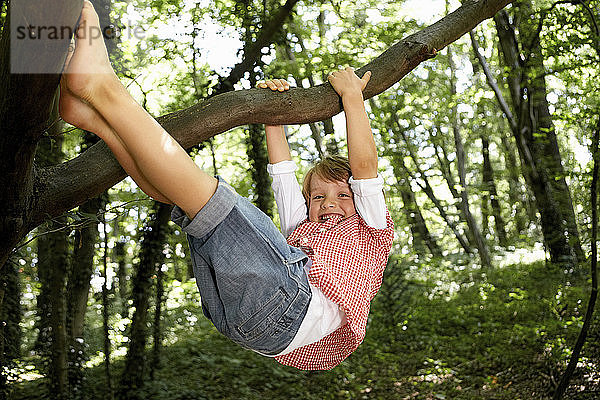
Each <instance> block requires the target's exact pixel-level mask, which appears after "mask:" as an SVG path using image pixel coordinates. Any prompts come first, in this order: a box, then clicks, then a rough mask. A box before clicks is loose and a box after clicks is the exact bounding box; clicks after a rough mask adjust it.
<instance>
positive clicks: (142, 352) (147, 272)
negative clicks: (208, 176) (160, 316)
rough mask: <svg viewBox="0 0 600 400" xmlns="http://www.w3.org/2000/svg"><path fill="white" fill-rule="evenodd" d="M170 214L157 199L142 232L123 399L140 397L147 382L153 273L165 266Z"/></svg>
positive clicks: (122, 379) (120, 395)
mask: <svg viewBox="0 0 600 400" xmlns="http://www.w3.org/2000/svg"><path fill="white" fill-rule="evenodd" d="M170 214H171V206H170V205H167V204H162V203H158V202H156V203H155V204H154V206H153V210H152V213H151V215H150V216H149V217H148V218H149V219H148V221H147V223H146V228H145V229H144V232H143V234H142V243H141V250H140V254H139V259H140V260H139V263H138V265H137V271H136V276H135V278H134V282H133V293H132V296H133V307H134V308H135V311H134V313H133V317H132V321H131V327H130V333H129V351H128V352H127V357H126V359H125V368H124V369H123V374H122V375H121V384H120V388H119V395H118V396H117V397H118V398H119V399H138V398H139V394H138V393H137V391H138V390H139V389H140V388H141V387H142V386H143V384H144V371H145V366H146V338H147V335H148V333H147V321H148V308H149V307H150V290H151V288H152V275H153V274H154V272H155V271H156V269H157V268H160V267H161V265H162V263H163V260H164V254H163V251H162V250H163V247H164V242H165V234H166V225H167V223H168V222H169V217H170Z"/></svg>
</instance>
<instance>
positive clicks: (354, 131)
mask: <svg viewBox="0 0 600 400" xmlns="http://www.w3.org/2000/svg"><path fill="white" fill-rule="evenodd" d="M370 78H371V72H370V71H367V72H366V73H365V74H364V75H363V77H362V79H361V78H359V77H358V76H356V74H355V73H354V70H353V69H352V68H350V67H348V68H346V69H345V70H340V71H335V72H333V73H331V74H330V75H329V78H328V79H329V82H330V83H331V86H333V88H334V89H335V91H336V92H337V93H338V94H339V95H340V97H341V98H342V104H343V105H344V113H345V114H346V135H347V140H348V160H349V161H350V170H351V171H352V176H353V177H354V178H355V179H368V178H376V177H377V148H376V147H375V141H374V140H373V133H372V131H371V125H370V123H369V118H368V117H367V112H366V110H365V104H364V99H363V95H362V91H363V89H364V88H365V86H366V85H367V83H368V82H369V79H370Z"/></svg>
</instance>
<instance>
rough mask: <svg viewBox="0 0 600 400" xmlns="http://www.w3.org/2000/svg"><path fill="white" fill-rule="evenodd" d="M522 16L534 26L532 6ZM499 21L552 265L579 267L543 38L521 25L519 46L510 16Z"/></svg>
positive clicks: (519, 139) (522, 151)
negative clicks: (549, 98)
mask: <svg viewBox="0 0 600 400" xmlns="http://www.w3.org/2000/svg"><path fill="white" fill-rule="evenodd" d="M517 12H518V14H519V19H520V20H521V21H528V22H529V21H532V20H535V18H534V14H533V11H532V10H531V8H530V5H529V4H526V3H523V4H521V5H520V7H519V8H518V11H517ZM494 21H495V22H496V28H497V31H498V37H499V40H500V47H501V51H502V55H503V60H504V63H505V65H506V67H507V69H508V71H509V79H508V83H509V89H510V93H511V97H512V102H513V108H514V109H515V110H516V113H515V115H516V117H515V119H516V124H513V125H512V126H513V135H514V136H515V140H516V143H517V148H518V150H519V155H520V157H521V159H522V162H523V167H524V168H523V174H524V176H525V177H526V181H527V183H528V184H529V185H530V187H531V189H532V192H533V193H534V195H535V201H536V206H537V209H538V211H539V213H540V217H541V220H540V222H541V227H542V232H543V235H544V242H545V244H546V246H547V248H548V250H549V252H550V259H551V261H552V262H553V263H556V264H559V265H560V264H568V265H576V264H577V263H578V261H581V260H583V259H584V255H583V251H582V249H581V242H580V240H579V233H578V230H577V224H576V220H575V213H574V211H573V205H572V200H571V193H570V191H569V188H568V187H567V184H566V181H565V172H564V169H563V166H562V161H561V155H560V151H559V148H558V142H557V140H556V134H555V131H554V126H553V123H552V117H551V115H550V113H549V109H548V102H547V100H546V94H547V91H546V82H545V74H544V66H543V54H542V52H541V48H540V44H539V32H538V31H537V29H536V26H535V24H533V23H531V22H529V24H530V25H531V26H529V25H525V24H522V26H520V32H521V37H520V39H521V43H519V41H518V38H517V36H516V34H515V30H514V27H513V26H512V25H511V23H510V20H509V17H508V13H506V12H502V13H499V14H498V15H496V16H495V17H494ZM527 46H531V47H527ZM521 54H523V56H521ZM523 57H524V58H523Z"/></svg>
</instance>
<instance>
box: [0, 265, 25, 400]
mask: <svg viewBox="0 0 600 400" xmlns="http://www.w3.org/2000/svg"><path fill="white" fill-rule="evenodd" d="M18 269H19V265H18V264H17V262H16V257H14V256H13V257H12V258H10V259H9V261H8V263H7V264H6V266H5V267H4V270H2V272H3V273H2V274H0V286H1V287H3V288H4V290H5V295H6V298H5V299H4V304H3V307H2V309H1V310H0V399H5V398H8V395H9V391H8V387H7V384H8V382H7V376H6V375H5V372H6V371H5V370H4V368H11V367H14V366H15V363H14V360H15V359H17V358H19V357H20V356H21V339H22V332H21V327H20V325H19V324H20V322H21V319H22V317H23V310H22V309H21V284H20V280H19V277H20V275H19V272H18Z"/></svg>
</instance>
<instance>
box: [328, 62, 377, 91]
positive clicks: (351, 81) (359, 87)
mask: <svg viewBox="0 0 600 400" xmlns="http://www.w3.org/2000/svg"><path fill="white" fill-rule="evenodd" d="M327 79H328V80H329V83H331V86H333V89H334V90H335V91H336V92H337V94H338V95H340V97H344V96H346V95H360V96H361V97H362V91H363V90H364V89H365V87H366V86H367V83H369V80H370V79H371V71H367V72H365V74H364V75H363V77H362V78H359V77H358V76H357V75H356V74H355V73H354V69H353V68H351V67H347V68H346V69H341V70H339V71H334V72H332V73H330V74H329V76H328V77H327Z"/></svg>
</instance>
